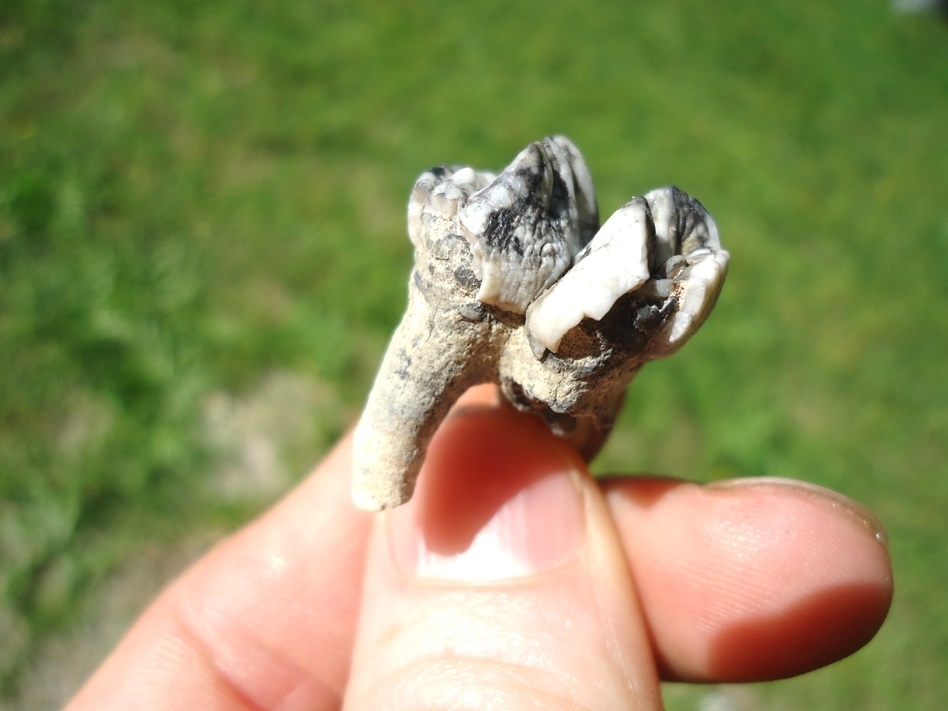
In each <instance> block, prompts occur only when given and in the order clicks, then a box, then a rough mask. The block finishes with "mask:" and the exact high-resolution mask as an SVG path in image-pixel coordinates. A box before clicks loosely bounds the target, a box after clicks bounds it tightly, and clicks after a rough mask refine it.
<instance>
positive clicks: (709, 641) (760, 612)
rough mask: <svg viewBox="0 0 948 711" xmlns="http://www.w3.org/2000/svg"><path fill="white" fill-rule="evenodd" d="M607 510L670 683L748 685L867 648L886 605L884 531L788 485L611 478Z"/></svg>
mask: <svg viewBox="0 0 948 711" xmlns="http://www.w3.org/2000/svg"><path fill="white" fill-rule="evenodd" d="M604 486H605V490H606V493H607V500H608V502H609V505H610V508H611V510H612V513H613V516H614V517H615V520H616V525H617V528H618V530H619V531H620V535H621V538H622V540H623V544H624V545H625V549H626V555H627V556H628V559H629V562H630V565H631V568H632V570H633V573H634V577H635V582H636V585H637V587H638V589H639V591H640V594H641V597H642V603H643V608H644V614H645V616H646V619H647V621H648V623H649V626H650V629H651V634H652V638H653V640H654V644H655V647H656V654H657V656H658V657H659V659H660V661H661V664H662V666H663V670H664V673H665V676H666V677H669V678H678V679H687V680H717V681H755V680H763V679H774V678H781V677H787V676H792V675H795V674H799V673H802V672H805V671H808V670H811V669H815V668H818V667H820V666H824V665H825V664H828V663H830V662H832V661H835V660H837V659H840V658H842V657H844V656H847V655H848V654H851V653H852V652H854V651H855V650H857V649H858V648H860V647H861V646H863V645H864V644H865V643H866V642H868V641H869V639H871V638H872V636H873V635H874V634H875V632H876V631H877V630H878V629H879V627H880V626H881V624H882V622H883V620H884V619H885V616H886V614H887V612H888V608H889V604H890V601H891V598H892V568H891V563H890V560H889V556H888V552H887V549H886V547H885V545H884V541H885V536H884V535H883V529H881V524H879V525H876V524H875V523H874V522H873V521H874V520H875V519H874V517H871V516H869V517H867V516H866V515H865V514H866V512H865V510H864V509H862V507H859V506H858V505H856V504H854V503H852V502H849V500H848V499H844V498H843V497H840V496H839V495H837V494H833V493H830V492H826V490H821V489H819V488H818V487H812V486H806V485H800V484H796V483H793V484H791V483H788V482H786V481H785V480H772V479H771V480H749V481H746V482H744V483H741V484H735V485H728V486H714V487H701V486H697V485H695V484H687V483H684V482H675V481H674V480H668V479H660V478H655V477H649V478H645V479H643V480H638V479H626V480H611V481H608V482H606V483H605V485H604Z"/></svg>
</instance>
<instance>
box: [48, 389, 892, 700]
mask: <svg viewBox="0 0 948 711" xmlns="http://www.w3.org/2000/svg"><path fill="white" fill-rule="evenodd" d="M494 392H495V391H494V390H493V389H490V388H488V389H484V388H480V389H475V391H472V392H471V393H469V394H468V396H466V397H465V398H464V399H463V400H462V402H461V403H460V405H459V406H458V407H457V408H456V409H455V410H454V412H453V414H452V416H451V417H449V418H448V420H446V421H445V423H444V424H443V425H442V428H441V430H440V431H439V433H438V434H437V435H436V437H435V439H434V441H433V443H432V445H431V447H430V449H429V452H428V457H427V461H426V464H425V467H424V469H423V471H422V474H421V477H420V479H419V484H418V489H417V491H416V493H415V496H414V498H413V500H412V501H411V502H410V503H409V504H406V505H405V506H404V507H401V508H399V509H396V510H394V511H392V512H389V513H387V514H384V515H380V516H379V515H371V514H366V513H363V512H360V511H357V510H356V509H355V507H354V506H353V505H352V504H351V502H350V498H349V483H350V481H349V479H350V473H351V438H349V437H347V438H345V439H344V440H343V441H342V442H341V443H340V444H339V445H338V446H337V447H336V448H335V449H334V450H333V452H332V453H331V454H330V455H329V456H328V457H327V459H326V460H325V461H324V462H323V463H322V464H321V465H320V466H319V467H318V468H317V470H316V471H315V472H314V473H313V474H312V475H311V476H310V477H309V478H308V479H307V480H305V481H304V482H303V483H302V484H301V485H300V486H299V487H298V488H297V489H296V490H294V491H293V492H292V493H290V494H289V495H288V496H287V497H286V498H285V499H284V500H283V501H282V502H280V503H279V504H277V505H276V506H275V507H274V508H273V509H271V510H270V511H269V512H267V513H266V514H264V515H263V516H262V517H260V518H259V519H258V520H256V521H255V522H253V523H251V524H250V525H248V526H247V527H245V528H244V529H243V530H241V531H239V532H237V533H236V534H234V535H233V536H231V537H229V538H228V539H226V540H224V541H223V542H222V543H220V544H219V545H218V546H217V547H215V548H214V549H213V550H212V551H210V552H209V553H208V554H207V555H206V556H205V557H204V558H203V559H201V560H200V561H198V562H197V563H196V564H195V565H194V566H192V567H191V569H189V570H188V571H186V572H185V573H184V574H183V575H182V576H181V577H180V578H178V579H177V580H176V581H174V582H173V583H172V584H171V585H170V586H169V587H168V588H167V589H166V590H165V591H164V592H163V593H162V594H161V595H160V596H159V597H158V599H157V600H156V601H155V602H154V603H153V604H152V605H151V607H150V608H149V609H148V610H147V611H146V612H145V613H144V614H143V615H142V617H141V618H140V619H139V620H138V622H137V623H136V624H135V625H134V626H133V627H132V629H131V630H130V631H129V632H128V634H127V635H126V637H125V639H124V640H123V641H122V642H121V643H120V645H119V646H118V648H117V649H116V650H115V651H114V652H113V653H112V655H111V656H110V657H109V658H108V659H107V660H106V662H105V663H104V664H103V666H102V667H101V668H100V669H99V671H98V672H97V673H96V674H95V675H94V676H93V677H92V678H91V679H90V681H89V682H88V683H87V684H86V686H85V687H84V688H83V689H82V690H81V691H80V692H79V694H78V695H77V696H76V697H75V698H74V699H73V700H72V702H71V703H70V705H69V706H68V707H67V709H68V711H79V710H80V709H95V710H96V711H101V710H103V709H123V710H125V709H140V710H142V711H147V710H151V709H155V710H157V709H161V710H162V711H165V710H168V709H187V710H188V711H191V710H193V709H221V710H224V709H227V710H231V709H235V710H236V709H274V710H275V709H279V710H280V711H295V710H296V709H338V708H341V707H344V708H346V709H373V710H374V709H384V708H398V709H427V708H432V709H446V708H450V709H479V708H504V709H527V708H530V709H533V708H544V709H567V708H569V709H573V708H596V709H620V708H621V709H627V708H641V709H658V708H660V707H661V700H660V696H659V689H658V681H659V679H660V678H662V679H677V680H694V681H754V680H762V679H773V678H780V677H785V676H791V675H794V674H799V673H801V672H804V671H807V670H810V669H814V668H817V667H819V666H823V665H825V664H828V663H830V662H832V661H835V660H836V659H839V658H841V657H844V656H846V655H847V654H849V653H851V652H853V651H855V650H856V649H858V648H859V647H861V646H862V645H863V644H865V643H866V642H867V641H868V640H869V639H870V638H871V637H872V636H873V634H874V633H875V632H876V630H877V629H878V627H879V625H880V624H881V623H882V621H883V619H884V618H885V615H886V612H887V610H888V606H889V602H890V599H891V595H892V572H891V566H890V562H889V558H888V554H887V550H886V547H885V545H884V532H883V530H882V527H881V524H879V522H878V521H877V520H876V519H875V518H874V517H873V516H872V515H871V514H870V513H868V512H867V511H865V510H864V509H863V508H862V507H860V506H859V505H858V504H855V503H854V502H852V501H850V500H848V499H844V498H843V497H841V496H839V495H837V494H834V493H832V492H828V491H826V490H824V489H820V488H817V487H814V486H810V485H806V484H802V483H798V482H790V481H787V480H773V479H769V480H768V479H756V480H755V479H748V480H741V481H736V482H733V483H724V484H715V485H711V486H698V485H694V484H688V483H684V482H681V481H675V480H670V479H664V478H661V479H660V478H656V477H639V478H617V479H608V480H598V481H597V480H594V479H592V478H591V477H590V476H589V475H588V472H587V470H586V467H585V465H584V464H583V462H582V461H581V460H580V459H579V458H578V457H577V456H576V455H575V454H574V453H573V452H572V451H571V450H570V449H568V447H566V446H565V445H564V444H563V443H562V442H561V441H559V440H557V439H556V438H555V437H554V436H553V435H551V434H550V433H549V431H548V430H547V429H546V428H545V427H544V426H542V425H541V424H540V423H539V422H538V421H536V420H534V419H532V418H530V417H527V416H525V415H522V414H520V413H517V412H515V411H513V410H512V409H510V408H506V407H500V406H497V405H496V403H494V402H493V400H494V398H495V394H494Z"/></svg>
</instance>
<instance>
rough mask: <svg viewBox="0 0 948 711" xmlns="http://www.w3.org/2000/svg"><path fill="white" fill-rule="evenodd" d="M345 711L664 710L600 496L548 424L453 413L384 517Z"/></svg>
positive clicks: (370, 562) (507, 413) (488, 412)
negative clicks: (411, 484) (410, 487)
mask: <svg viewBox="0 0 948 711" xmlns="http://www.w3.org/2000/svg"><path fill="white" fill-rule="evenodd" d="M345 708H346V709H373V710H376V709H387V708H398V709H409V710H410V709H443V708H451V709H482V708H503V709H512V710H516V709H527V708H529V709H534V708H543V709H576V708H596V709H620V708H621V709H629V708H636V709H639V708H641V709H659V708H661V700H660V696H659V691H658V678H657V674H656V671H655V665H654V662H653V659H652V654H651V650H650V646H649V642H648V636H647V634H646V632H645V627H644V622H643V620H642V616H641V614H640V611H639V606H638V603H637V601H636V597H635V592H634V589H633V587H632V583H631V576H630V574H629V570H628V567H627V563H626V558H625V556H624V554H623V552H622V548H621V547H620V544H619V542H618V539H617V536H616V533H615V530H614V528H613V525H612V522H611V519H610V518H609V515H608V513H607V509H606V507H605V504H604V502H603V500H602V498H601V494H600V493H599V489H598V487H597V486H596V485H595V483H594V482H593V481H592V479H591V478H590V477H589V474H588V472H587V471H586V468H585V465H584V464H583V463H582V461H581V460H580V459H579V458H578V457H577V456H576V455H575V453H573V452H572V450H570V449H569V448H568V447H566V446H565V445H564V444H562V443H561V442H560V441H559V440H557V439H556V438H555V437H554V436H553V435H552V434H550V432H549V431H548V430H547V429H546V427H544V426H543V425H542V424H541V423H540V422H539V421H537V420H534V419H533V418H530V417H528V416H525V415H522V414H520V413H518V412H515V411H513V410H510V409H496V408H493V409H488V408H470V407H468V408H464V409H461V410H459V411H457V412H456V413H455V414H454V415H452V416H451V417H450V418H449V419H448V420H446V421H445V422H444V423H443V425H442V427H441V429H440V430H439V432H438V434H437V435H436V437H435V438H434V440H433V442H432V444H431V446H430V448H429V451H428V456H427V461H426V464H425V467H424V469H423V470H422V473H421V477H420V479H419V483H418V489H417V490H416V492H415V496H414V498H413V500H412V501H411V502H410V503H408V504H406V505H405V506H403V507H401V508H399V509H396V510H394V511H391V512H387V513H385V514H382V515H380V516H379V517H378V518H377V520H376V523H375V527H374V531H373V534H372V539H371V543H370V548H369V553H368V557H367V568H366V574H365V585H364V588H363V599H362V608H361V615H360V622H359V629H358V633H357V637H356V647H355V654H354V658H353V665H352V669H351V674H350V680H349V686H348V689H347V693H346V703H345Z"/></svg>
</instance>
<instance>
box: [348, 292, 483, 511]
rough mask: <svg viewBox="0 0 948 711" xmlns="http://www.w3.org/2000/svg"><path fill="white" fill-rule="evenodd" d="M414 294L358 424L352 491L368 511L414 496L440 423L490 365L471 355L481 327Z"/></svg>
mask: <svg viewBox="0 0 948 711" xmlns="http://www.w3.org/2000/svg"><path fill="white" fill-rule="evenodd" d="M412 301H413V302H414V303H413V304H410V305H409V310H408V312H407V313H406V314H405V317H404V318H403V319H402V322H401V324H399V326H398V328H397V329H396V331H395V334H394V335H393V337H392V340H391V343H390V344H389V346H388V349H387V351H386V353H385V357H384V359H383V360H382V365H381V368H380V369H379V373H378V375H377V376H376V379H375V384H374V385H373V387H372V391H371V393H370V394H369V399H368V402H367V403H366V406H365V410H364V411H363V413H362V417H361V419H360V420H359V424H358V425H357V427H356V430H355V442H354V450H353V451H354V455H353V457H354V459H353V479H352V498H353V501H354V502H355V504H356V506H357V507H358V508H360V509H363V510H366V511H380V510H382V509H387V508H392V507H394V506H399V505H400V504H403V503H405V502H406V501H408V500H409V499H410V498H411V495H412V492H413V491H414V488H415V481H416V479H417V478H418V472H419V471H420V469H421V465H422V463H423V461H424V457H425V452H426V451H427V449H428V444H429V442H430V441H431V438H432V437H433V436H434V433H435V430H437V428H438V426H439V425H440V424H441V422H442V420H444V418H445V416H446V415H447V413H448V410H449V409H450V408H451V405H452V404H454V402H455V401H456V400H457V399H458V398H459V397H460V396H461V395H462V394H463V393H464V391H465V390H466V389H467V388H468V387H470V386H471V385H474V384H476V383H477V382H478V377H479V373H481V372H483V368H482V367H481V364H480V362H479V361H477V360H472V359H471V354H472V353H473V352H474V348H473V346H474V344H475V343H477V342H478V341H480V340H481V339H482V336H481V335H479V333H478V329H479V328H482V327H480V326H479V324H463V323H461V322H459V321H457V320H456V319H450V320H449V319H448V318H444V317H442V318H440V319H439V318H438V317H437V316H436V315H433V314H431V313H430V312H428V310H427V308H425V307H424V305H423V303H422V302H421V299H418V298H414V299H412Z"/></svg>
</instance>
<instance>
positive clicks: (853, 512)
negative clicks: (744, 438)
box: [705, 477, 889, 548]
mask: <svg viewBox="0 0 948 711" xmlns="http://www.w3.org/2000/svg"><path fill="white" fill-rule="evenodd" d="M744 487H748V488H749V487H781V488H784V489H793V490H795V491H798V492H799V493H801V494H803V495H806V496H810V497H812V498H814V499H816V500H818V501H821V502H823V503H826V504H829V505H830V506H832V507H833V508H835V509H838V510H840V511H845V512H846V513H847V514H849V516H850V518H851V519H852V520H853V522H854V523H856V524H857V525H859V526H860V527H862V528H865V529H867V530H868V531H869V532H870V533H872V535H873V536H875V539H876V540H877V541H879V543H881V544H882V545H883V546H884V547H885V548H888V547H889V533H888V531H886V528H885V525H884V524H883V523H882V521H881V520H879V517H878V516H876V515H875V514H874V513H872V511H870V510H869V509H867V508H866V507H865V506H863V505H862V504H860V503H859V502H857V501H854V500H853V499H850V498H849V497H848V496H843V495H842V494H840V493H839V492H837V491H833V490H832V489H827V488H826V487H825V486H819V485H818V484H813V483H811V482H808V481H799V480H797V479H785V478H783V477H744V478H740V479H725V480H722V481H715V482H711V483H710V484H706V485H705V488H706V489H739V488H744Z"/></svg>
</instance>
